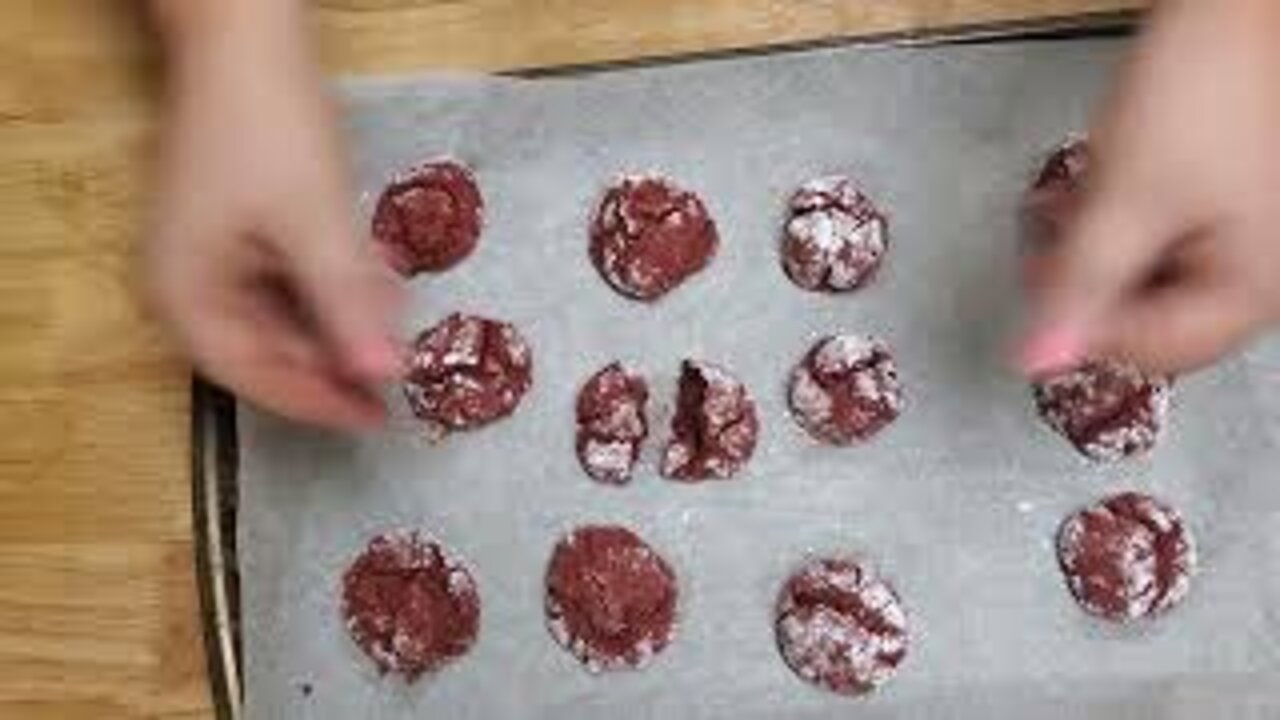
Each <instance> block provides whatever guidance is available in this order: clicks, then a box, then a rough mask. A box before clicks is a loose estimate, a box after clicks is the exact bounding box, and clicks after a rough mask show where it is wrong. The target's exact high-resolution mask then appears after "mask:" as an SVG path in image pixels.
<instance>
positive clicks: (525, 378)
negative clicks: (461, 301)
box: [404, 313, 533, 437]
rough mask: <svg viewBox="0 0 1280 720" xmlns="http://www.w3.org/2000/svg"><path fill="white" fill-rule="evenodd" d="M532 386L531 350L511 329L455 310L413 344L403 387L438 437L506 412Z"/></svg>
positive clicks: (474, 425)
mask: <svg viewBox="0 0 1280 720" xmlns="http://www.w3.org/2000/svg"><path fill="white" fill-rule="evenodd" d="M532 384H533V354H532V352H531V351H530V350H529V345H528V343H526V342H525V341H524V338H522V337H521V336H520V333H518V332H517V331H516V329H515V328H514V327H512V326H511V325H509V324H507V323H504V322H499V321H497V320H490V319H488V318H483V317H477V316H474V315H462V314H460V313H454V314H452V315H450V316H449V317H448V318H446V319H445V320H444V321H443V322H441V323H440V324H439V325H436V326H435V327H432V328H430V329H428V330H426V331H424V332H423V333H422V334H421V335H419V336H418V339H417V340H416V341H415V342H414V345H413V356H412V359H411V363H410V367H409V373H408V376H407V377H406V379H405V383H404V390H405V396H406V397H407V398H408V400H409V406H410V408H412V409H413V412H414V414H415V415H417V416H418V418H419V419H421V420H422V421H423V422H424V423H425V424H426V425H427V430H428V433H429V434H430V435H432V436H434V437H442V436H444V435H446V434H448V433H449V432H451V431H454V430H470V429H473V428H477V427H480V426H482V425H486V424H488V423H491V422H493V421H494V420H498V419H499V418H503V417H506V416H507V415H510V414H511V413H512V412H514V411H515V409H516V406H518V405H519V404H520V400H521V399H522V398H524V395H525V393H526V392H528V390H529V387H530V386H531V385H532Z"/></svg>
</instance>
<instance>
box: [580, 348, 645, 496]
mask: <svg viewBox="0 0 1280 720" xmlns="http://www.w3.org/2000/svg"><path fill="white" fill-rule="evenodd" d="M648 399H649V388H648V384H647V383H646V382H645V380H644V378H643V377H642V376H640V375H639V374H637V373H634V372H632V371H630V370H628V369H627V368H626V367H624V366H623V365H622V364H621V363H618V362H614V363H611V364H609V365H607V366H605V367H604V368H602V369H601V370H600V371H599V372H597V373H596V374H595V375H593V376H592V377H591V379H590V380H588V381H587V382H586V383H585V384H584V385H583V386H582V390H581V391H580V392H579V393H578V403H577V421H578V431H577V440H576V449H577V453H578V461H579V463H580V464H581V465H582V469H583V470H584V471H586V473H587V475H589V476H591V478H592V479H594V480H596V481H598V482H602V483H607V484H612V485H621V484H625V483H627V482H629V481H630V480H631V473H632V470H633V468H634V467H635V464H636V460H637V459H638V458H639V456H640V449H641V446H642V445H643V443H644V441H645V438H647V437H648V435H649V421H648V417H647V415H646V404H647V403H648Z"/></svg>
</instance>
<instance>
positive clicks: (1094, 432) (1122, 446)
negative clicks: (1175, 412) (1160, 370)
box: [1032, 360, 1172, 462]
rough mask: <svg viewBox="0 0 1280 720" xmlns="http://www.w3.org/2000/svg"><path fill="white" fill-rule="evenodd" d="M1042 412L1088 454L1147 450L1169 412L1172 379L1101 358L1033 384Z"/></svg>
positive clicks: (1098, 456)
mask: <svg viewBox="0 0 1280 720" xmlns="http://www.w3.org/2000/svg"><path fill="white" fill-rule="evenodd" d="M1032 389H1033V392H1034V395H1035V401H1036V406H1037V408H1038V409H1039V411H1040V416H1041V417H1043V418H1044V420H1045V422H1046V423H1048V425H1049V426H1050V427H1052V428H1053V429H1054V430H1056V431H1057V432H1058V433H1059V434H1061V435H1062V436H1063V437H1065V438H1067V439H1068V440H1070V441H1071V444H1072V445H1074V446H1075V447H1076V448H1077V449H1078V450H1079V451H1080V452H1081V453H1083V454H1084V455H1085V456H1087V457H1089V458H1091V459H1093V460H1097V461H1101V462H1107V461H1113V460H1119V459H1121V458H1125V457H1130V456H1134V455H1143V454H1146V453H1149V452H1150V451H1151V450H1152V449H1153V448H1154V447H1155V445H1156V443H1157V442H1158V441H1159V439H1160V434H1161V431H1162V430H1163V428H1164V425H1165V420H1166V418H1167V417H1168V414H1169V404H1170V397H1171V395H1172V384H1171V383H1170V381H1169V380H1168V379H1167V378H1164V377H1157V376H1151V375H1147V374H1145V373H1143V372H1142V371H1141V370H1139V369H1137V368H1136V367H1133V366H1132V365H1129V364H1127V363H1120V362H1114V361H1106V360H1098V361H1092V362H1088V363H1086V364H1085V365H1083V366H1081V367H1079V368H1077V369H1075V370H1070V371H1067V372H1065V373H1061V374H1059V375H1055V376H1053V377H1050V378H1046V379H1043V380H1040V381H1038V382H1036V383H1034V384H1033V385H1032Z"/></svg>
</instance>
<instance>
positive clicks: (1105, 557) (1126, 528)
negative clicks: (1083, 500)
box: [1058, 493, 1196, 622]
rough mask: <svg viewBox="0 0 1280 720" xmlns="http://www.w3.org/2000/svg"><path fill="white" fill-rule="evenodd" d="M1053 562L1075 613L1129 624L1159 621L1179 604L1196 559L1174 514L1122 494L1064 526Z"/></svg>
mask: <svg viewBox="0 0 1280 720" xmlns="http://www.w3.org/2000/svg"><path fill="white" fill-rule="evenodd" d="M1058 559H1059V562H1060V563H1061V564H1062V571H1063V573H1065V574H1066V578H1067V586H1068V587H1069V588H1070V589H1071V594H1072V595H1074V596H1075V598H1076V601H1077V602H1078V603H1080V607H1082V608H1084V609H1085V610H1086V611H1088V612H1089V613H1091V614H1093V615H1096V616H1098V617H1101V618H1105V619H1107V620H1112V621H1116V622H1128V621H1132V620H1137V619H1140V618H1150V617H1154V616H1157V615H1160V614H1161V613H1163V612H1165V611H1167V610H1169V609H1170V608H1172V607H1173V606H1174V605H1177V604H1178V603H1179V602H1180V601H1181V600H1182V599H1183V598H1184V597H1186V595H1187V591H1188V589H1189V588H1190V586H1191V577H1192V575H1193V574H1194V572H1195V566H1196V551H1195V543H1194V542H1193V540H1192V537H1191V534H1190V533H1189V532H1188V531H1187V528H1186V526H1185V525H1184V524H1183V521H1182V518H1181V517H1180V516H1179V515H1178V513H1177V512H1176V511H1174V510H1173V509H1172V508H1170V507H1168V506H1167V505H1165V504H1163V503H1161V502H1159V501H1157V500H1155V499H1153V498H1151V497H1148V496H1146V495H1141V494H1138V493H1124V494H1121V495H1115V496H1113V497H1110V498H1107V499H1105V500H1103V501H1101V502H1099V503H1098V504H1096V505H1094V506H1093V507H1090V508H1087V509H1085V510H1082V511H1080V512H1079V513H1077V514H1075V515H1073V516H1071V517H1070V518H1068V519H1067V521H1066V522H1065V523H1063V525H1062V529H1061V530H1060V531H1059V533H1058Z"/></svg>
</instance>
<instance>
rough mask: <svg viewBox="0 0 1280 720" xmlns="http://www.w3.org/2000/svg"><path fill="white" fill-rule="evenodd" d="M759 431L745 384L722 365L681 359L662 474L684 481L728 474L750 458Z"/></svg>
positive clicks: (726, 475) (719, 478) (721, 478)
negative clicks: (682, 362) (674, 405)
mask: <svg viewBox="0 0 1280 720" xmlns="http://www.w3.org/2000/svg"><path fill="white" fill-rule="evenodd" d="M759 434H760V423H759V420H758V419H757V417H756V404H755V401H754V400H752V399H751V395H750V394H749V393H748V392H747V388H746V386H744V385H743V384H742V382H740V381H739V380H738V379H737V378H736V377H734V376H733V375H730V374H729V372H728V371H727V370H725V369H723V368H720V367H717V366H715V365H712V364H710V363H704V362H697V361H694V360H685V361H684V364H683V365H682V366H681V371H680V386H679V390H678V391H677V396H676V413H675V417H674V418H672V420H671V435H672V437H671V441H670V442H669V443H668V444H667V447H666V450H665V452H664V453H663V458H662V468H661V470H662V474H663V476H665V477H667V478H670V479H672V480H681V481H684V482H698V481H702V480H724V479H728V478H731V477H733V476H734V475H735V474H737V472H738V471H739V470H741V469H742V467H743V466H744V465H746V464H747V461H748V460H750V459H751V455H752V453H754V452H755V449H756V439H757V437H758V436H759Z"/></svg>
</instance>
